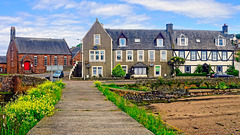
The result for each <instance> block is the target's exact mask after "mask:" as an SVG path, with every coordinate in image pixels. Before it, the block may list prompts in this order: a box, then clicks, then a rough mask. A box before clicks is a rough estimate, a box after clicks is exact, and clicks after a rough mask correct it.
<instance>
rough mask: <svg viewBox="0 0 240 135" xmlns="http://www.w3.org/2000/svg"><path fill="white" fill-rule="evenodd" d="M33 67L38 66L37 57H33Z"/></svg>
mask: <svg viewBox="0 0 240 135" xmlns="http://www.w3.org/2000/svg"><path fill="white" fill-rule="evenodd" d="M33 65H34V66H37V65H38V57H37V56H34V63H33Z"/></svg>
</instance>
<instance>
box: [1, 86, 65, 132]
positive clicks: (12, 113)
mask: <svg viewBox="0 0 240 135" xmlns="http://www.w3.org/2000/svg"><path fill="white" fill-rule="evenodd" d="M64 85H65V84H64V83H62V82H61V81H59V82H55V83H52V82H50V81H46V82H45V83H44V84H41V85H39V86H37V87H36V88H32V89H30V90H28V91H27V93H26V94H25V95H20V96H18V97H17V99H16V100H15V101H11V102H9V103H8V104H7V105H6V106H5V107H3V108H2V113H3V114H2V115H4V119H2V120H1V124H2V125H1V134H11V135H12V134H21V135H24V134H27V132H28V131H29V130H30V129H31V128H32V127H33V126H34V125H36V124H37V123H38V121H40V120H41V119H42V118H43V117H44V116H46V115H52V114H53V113H54V105H55V104H56V103H57V102H58V101H59V100H60V98H61V94H62V88H63V87H64Z"/></svg>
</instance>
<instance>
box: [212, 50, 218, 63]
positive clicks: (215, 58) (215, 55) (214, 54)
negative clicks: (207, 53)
mask: <svg viewBox="0 0 240 135" xmlns="http://www.w3.org/2000/svg"><path fill="white" fill-rule="evenodd" d="M212 60H213V61H217V60H218V56H217V51H213V52H212Z"/></svg>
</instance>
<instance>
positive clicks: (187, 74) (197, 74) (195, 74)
mask: <svg viewBox="0 0 240 135" xmlns="http://www.w3.org/2000/svg"><path fill="white" fill-rule="evenodd" d="M177 76H207V73H206V72H203V73H179V74H177Z"/></svg>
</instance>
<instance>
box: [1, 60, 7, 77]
mask: <svg viewBox="0 0 240 135" xmlns="http://www.w3.org/2000/svg"><path fill="white" fill-rule="evenodd" d="M5 73H7V57H6V56H0V74H5Z"/></svg>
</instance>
